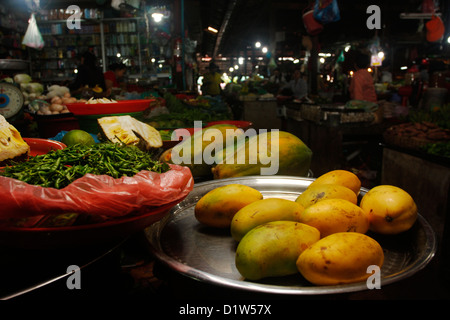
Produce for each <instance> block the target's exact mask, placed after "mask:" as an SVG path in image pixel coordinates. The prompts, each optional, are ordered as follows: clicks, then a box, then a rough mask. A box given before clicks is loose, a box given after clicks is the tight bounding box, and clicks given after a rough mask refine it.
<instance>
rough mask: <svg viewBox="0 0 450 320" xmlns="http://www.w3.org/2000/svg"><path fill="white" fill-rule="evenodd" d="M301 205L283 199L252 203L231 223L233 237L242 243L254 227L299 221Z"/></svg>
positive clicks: (239, 212)
mask: <svg viewBox="0 0 450 320" xmlns="http://www.w3.org/2000/svg"><path fill="white" fill-rule="evenodd" d="M303 210H304V208H303V206H302V205H301V204H299V203H296V202H294V201H291V200H287V199H281V198H268V199H262V200H258V201H255V202H252V203H250V204H249V205H247V206H245V207H243V208H242V209H241V210H239V211H238V212H236V214H235V215H234V217H233V220H232V221H231V227H230V230H231V236H232V237H233V239H235V240H237V241H240V240H241V239H242V237H243V236H244V235H245V234H246V233H247V232H249V231H250V230H251V229H253V228H254V227H256V226H258V225H261V224H263V223H266V222H270V221H277V220H289V221H299V219H300V214H301V213H302V212H303Z"/></svg>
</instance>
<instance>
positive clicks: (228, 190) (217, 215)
mask: <svg viewBox="0 0 450 320" xmlns="http://www.w3.org/2000/svg"><path fill="white" fill-rule="evenodd" d="M262 198H263V196H262V194H261V192H259V191H258V190H256V189H254V188H251V187H249V186H246V185H242V184H235V183H233V184H228V185H226V186H222V187H218V188H215V189H213V190H211V191H209V192H208V193H206V194H205V195H204V196H203V197H201V198H200V200H199V201H198V202H197V204H196V205H195V208H194V213H195V218H196V219H197V220H198V221H199V222H201V223H203V224H205V225H207V226H210V227H218V228H229V227H230V224H231V220H232V219H233V216H234V215H235V214H236V212H238V211H239V210H240V209H241V208H243V207H245V206H246V205H248V204H250V203H252V202H254V201H257V200H261V199H262Z"/></svg>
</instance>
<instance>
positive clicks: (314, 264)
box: [296, 232, 384, 285]
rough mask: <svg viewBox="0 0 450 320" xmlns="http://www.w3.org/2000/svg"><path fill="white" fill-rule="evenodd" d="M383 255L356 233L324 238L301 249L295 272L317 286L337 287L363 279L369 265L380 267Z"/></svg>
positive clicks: (372, 242)
mask: <svg viewBox="0 0 450 320" xmlns="http://www.w3.org/2000/svg"><path fill="white" fill-rule="evenodd" d="M383 262H384V253H383V249H382V248H381V246H380V244H379V243H378V242H377V241H376V240H375V239H373V238H371V237H369V236H367V235H365V234H362V233H356V232H339V233H333V234H331V235H329V236H327V237H324V238H322V239H320V240H319V241H317V242H316V243H314V244H313V245H311V246H310V247H309V248H307V249H306V250H304V251H303V252H302V253H301V254H300V255H299V256H298V260H297V262H296V265H297V268H298V271H299V272H300V273H301V274H302V275H303V277H304V278H305V279H306V280H308V281H309V282H311V283H313V284H316V285H338V284H346V283H352V282H359V281H364V280H366V279H367V278H368V277H369V276H370V275H371V273H370V272H369V273H368V267H369V266H378V267H379V268H381V267H382V265H383Z"/></svg>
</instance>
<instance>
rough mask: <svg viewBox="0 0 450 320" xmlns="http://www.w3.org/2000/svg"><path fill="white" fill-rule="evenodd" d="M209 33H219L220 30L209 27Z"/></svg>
mask: <svg viewBox="0 0 450 320" xmlns="http://www.w3.org/2000/svg"><path fill="white" fill-rule="evenodd" d="M208 31H211V32H212V33H218V32H219V30H217V29H216V28H213V27H208Z"/></svg>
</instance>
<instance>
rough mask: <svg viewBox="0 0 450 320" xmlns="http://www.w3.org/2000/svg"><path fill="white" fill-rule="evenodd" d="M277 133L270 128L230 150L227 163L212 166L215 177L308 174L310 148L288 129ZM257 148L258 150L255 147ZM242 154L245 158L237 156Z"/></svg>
mask: <svg viewBox="0 0 450 320" xmlns="http://www.w3.org/2000/svg"><path fill="white" fill-rule="evenodd" d="M276 133H277V134H278V137H276V136H272V135H273V134H275V133H273V132H271V131H269V132H265V133H260V134H258V135H254V136H252V137H250V138H249V139H248V140H247V141H246V142H245V144H242V145H241V146H239V147H238V148H237V149H236V150H235V152H234V153H227V154H226V156H225V160H224V163H220V164H218V165H216V166H215V167H213V168H212V172H213V175H214V178H215V179H223V178H232V177H242V176H250V175H273V174H277V175H291V176H306V175H307V174H308V171H309V169H310V166H311V159H312V151H311V149H309V148H308V146H307V145H305V144H304V143H303V141H302V140H300V139H299V138H297V137H296V136H295V135H293V134H291V133H289V132H285V131H277V132H276ZM255 148H257V152H254V151H253V150H255ZM241 154H245V161H238V160H237V159H239V155H241ZM271 166H272V167H273V168H271ZM272 169H273V170H272ZM264 170H267V173H265V172H264ZM272 171H273V172H272Z"/></svg>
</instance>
